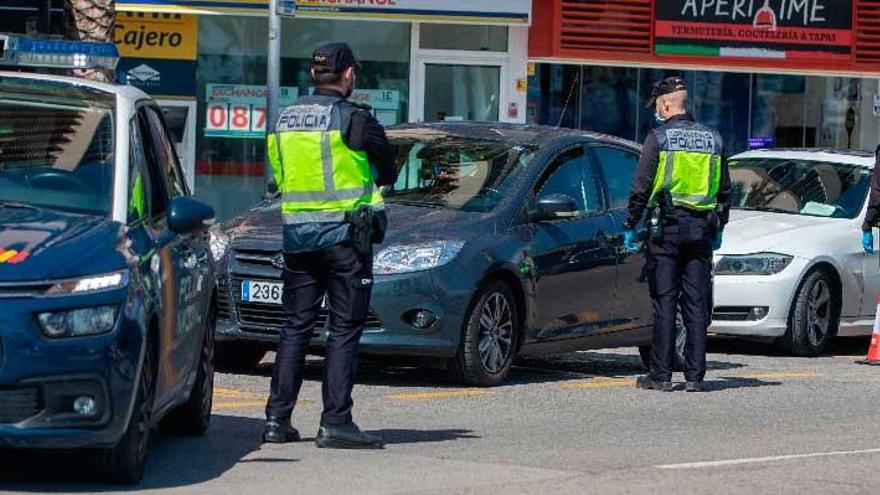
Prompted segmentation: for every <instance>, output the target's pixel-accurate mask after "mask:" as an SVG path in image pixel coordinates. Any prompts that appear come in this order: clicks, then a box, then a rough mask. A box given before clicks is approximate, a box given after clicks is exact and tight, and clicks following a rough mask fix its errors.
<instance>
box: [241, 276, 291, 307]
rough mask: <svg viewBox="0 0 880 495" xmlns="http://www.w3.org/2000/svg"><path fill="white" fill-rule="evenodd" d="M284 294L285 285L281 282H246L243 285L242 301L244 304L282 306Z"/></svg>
mask: <svg viewBox="0 0 880 495" xmlns="http://www.w3.org/2000/svg"><path fill="white" fill-rule="evenodd" d="M283 292H284V284H282V283H281V282H263V281H258V280H244V281H242V283H241V300H242V301H243V302H259V303H267V304H281V294H282V293H283Z"/></svg>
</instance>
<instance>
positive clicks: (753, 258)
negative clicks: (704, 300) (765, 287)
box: [715, 253, 792, 275]
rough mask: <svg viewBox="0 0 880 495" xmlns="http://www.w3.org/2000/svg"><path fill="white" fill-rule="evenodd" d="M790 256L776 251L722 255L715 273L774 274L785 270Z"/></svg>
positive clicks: (790, 258)
mask: <svg viewBox="0 0 880 495" xmlns="http://www.w3.org/2000/svg"><path fill="white" fill-rule="evenodd" d="M791 260H792V257H791V256H788V255H785V254H777V253H757V254H745V255H728V256H723V257H722V258H721V260H720V261H719V262H718V265H717V266H716V267H715V274H716V275H776V274H777V273H779V272H781V271H782V270H785V267H787V266H788V264H789V263H791Z"/></svg>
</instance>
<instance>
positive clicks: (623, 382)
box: [558, 378, 636, 390]
mask: <svg viewBox="0 0 880 495" xmlns="http://www.w3.org/2000/svg"><path fill="white" fill-rule="evenodd" d="M635 383H636V381H635V380H632V379H629V378H597V379H593V380H586V381H578V382H572V383H562V384H560V385H558V387H559V388H562V389H569V390H571V389H591V388H621V387H632V386H634V385H635Z"/></svg>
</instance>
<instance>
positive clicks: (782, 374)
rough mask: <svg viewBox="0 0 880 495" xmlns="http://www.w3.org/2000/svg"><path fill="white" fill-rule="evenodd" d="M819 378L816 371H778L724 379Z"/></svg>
mask: <svg viewBox="0 0 880 495" xmlns="http://www.w3.org/2000/svg"><path fill="white" fill-rule="evenodd" d="M817 376H819V373H818V372H817V371H779V372H766V373H760V372H758V373H737V374H733V375H728V376H726V377H725V378H815V377H817Z"/></svg>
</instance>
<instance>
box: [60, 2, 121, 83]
mask: <svg viewBox="0 0 880 495" xmlns="http://www.w3.org/2000/svg"><path fill="white" fill-rule="evenodd" d="M115 3H116V1H115V0H64V18H65V24H66V26H65V31H66V32H67V37H68V38H70V39H72V40H77V41H104V42H113V30H114V28H115V26H116V5H115ZM75 72H76V75H77V76H79V77H83V78H86V79H91V80H93V81H103V82H109V81H113V80H114V71H112V70H110V69H78V70H76V71H75Z"/></svg>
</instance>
